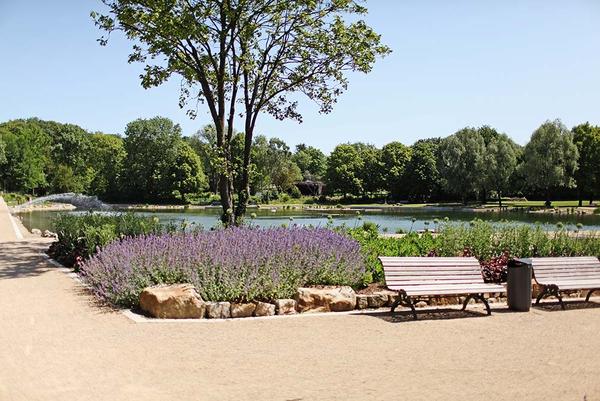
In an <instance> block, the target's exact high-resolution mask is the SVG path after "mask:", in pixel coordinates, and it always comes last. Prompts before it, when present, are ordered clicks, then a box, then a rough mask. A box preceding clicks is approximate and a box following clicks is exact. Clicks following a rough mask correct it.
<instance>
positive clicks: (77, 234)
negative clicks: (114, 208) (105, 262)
mask: <svg viewBox="0 0 600 401" xmlns="http://www.w3.org/2000/svg"><path fill="white" fill-rule="evenodd" d="M53 230H54V231H55V232H56V233H57V234H58V240H57V241H56V242H54V243H53V244H52V246H51V247H50V250H49V251H48V253H49V254H50V255H51V256H52V257H53V258H54V259H56V260H58V261H59V262H61V263H62V264H64V265H65V266H69V267H74V268H75V269H77V268H78V267H79V265H80V264H81V263H82V262H83V261H84V260H85V259H87V258H89V257H90V256H91V255H93V254H95V253H96V251H97V250H98V249H99V248H102V247H104V246H106V245H108V244H109V243H110V242H112V241H115V240H117V239H121V238H125V237H133V236H139V235H145V234H158V233H161V232H162V231H164V229H163V228H162V226H161V225H160V224H159V222H158V220H156V219H154V218H152V217H142V216H139V215H136V214H134V213H123V214H110V215H108V214H100V213H86V214H72V213H65V214H60V215H59V216H58V217H57V218H56V219H55V220H54V221H53Z"/></svg>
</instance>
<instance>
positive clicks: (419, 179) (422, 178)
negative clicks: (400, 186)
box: [405, 139, 441, 202]
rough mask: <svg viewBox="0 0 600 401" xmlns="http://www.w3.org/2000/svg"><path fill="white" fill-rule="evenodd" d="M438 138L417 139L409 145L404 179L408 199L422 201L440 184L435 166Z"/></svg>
mask: <svg viewBox="0 0 600 401" xmlns="http://www.w3.org/2000/svg"><path fill="white" fill-rule="evenodd" d="M439 142H440V141H439V140H436V139H429V140H419V141H417V142H416V143H415V144H414V145H413V146H411V156H410V160H409V161H408V164H407V166H406V173H405V180H406V182H407V183H410V185H409V186H408V196H409V199H412V200H416V201H420V202H424V201H426V200H428V199H429V198H430V197H431V195H432V194H433V193H434V192H435V191H437V189H438V188H439V187H440V186H441V181H440V174H439V172H438V168H437V157H438V153H439V152H438V150H439Z"/></svg>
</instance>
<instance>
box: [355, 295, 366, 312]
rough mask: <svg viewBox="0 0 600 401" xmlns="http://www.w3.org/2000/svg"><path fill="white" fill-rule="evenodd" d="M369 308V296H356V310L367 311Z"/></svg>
mask: <svg viewBox="0 0 600 401" xmlns="http://www.w3.org/2000/svg"><path fill="white" fill-rule="evenodd" d="M368 307H369V296H368V295H363V294H359V295H357V296H356V309H367V308H368Z"/></svg>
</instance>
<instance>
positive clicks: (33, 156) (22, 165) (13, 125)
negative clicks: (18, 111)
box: [0, 121, 51, 193]
mask: <svg viewBox="0 0 600 401" xmlns="http://www.w3.org/2000/svg"><path fill="white" fill-rule="evenodd" d="M0 138H1V139H2V141H3V142H4V143H5V150H4V152H5V158H6V163H5V166H4V167H3V168H2V169H1V170H0V181H2V182H3V183H4V187H5V189H7V190H9V191H11V190H12V191H22V192H29V193H34V192H35V191H36V190H37V189H43V188H45V187H46V185H47V180H46V172H45V167H46V164H47V161H48V156H49V155H48V148H49V145H50V143H51V141H50V137H49V136H48V135H47V134H46V133H45V132H44V131H43V130H42V129H41V128H39V127H38V126H36V125H32V124H27V123H26V122H24V121H11V122H8V123H4V124H2V125H0Z"/></svg>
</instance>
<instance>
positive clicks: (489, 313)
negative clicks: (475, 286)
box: [477, 294, 492, 316]
mask: <svg viewBox="0 0 600 401" xmlns="http://www.w3.org/2000/svg"><path fill="white" fill-rule="evenodd" d="M477 298H479V299H481V302H483V304H484V305H485V310H486V311H487V314H488V316H490V315H491V314H492V310H491V309H490V304H489V303H488V301H487V299H485V297H484V296H483V294H478V295H477Z"/></svg>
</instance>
